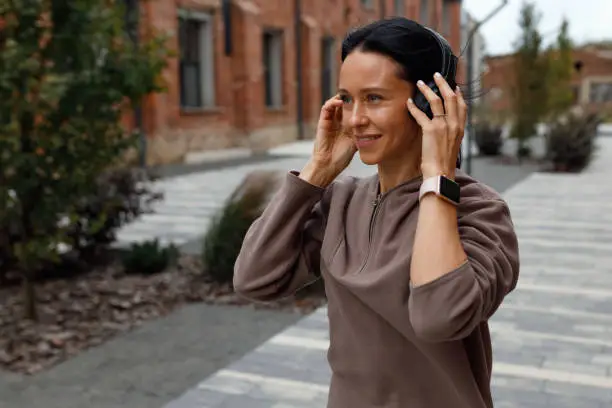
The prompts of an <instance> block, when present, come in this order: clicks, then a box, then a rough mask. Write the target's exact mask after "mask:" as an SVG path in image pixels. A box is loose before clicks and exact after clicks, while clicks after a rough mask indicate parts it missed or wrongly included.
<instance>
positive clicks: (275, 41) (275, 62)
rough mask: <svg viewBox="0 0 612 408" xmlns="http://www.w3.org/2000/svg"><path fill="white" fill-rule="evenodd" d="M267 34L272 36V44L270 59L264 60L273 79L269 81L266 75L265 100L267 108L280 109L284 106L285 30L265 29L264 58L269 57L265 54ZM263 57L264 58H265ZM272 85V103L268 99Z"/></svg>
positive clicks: (262, 41) (262, 44)
mask: <svg viewBox="0 0 612 408" xmlns="http://www.w3.org/2000/svg"><path fill="white" fill-rule="evenodd" d="M266 36H270V38H271V44H270V47H271V48H270V51H271V53H270V55H269V57H270V61H263V63H264V64H265V65H267V66H268V69H269V70H270V75H269V78H270V80H271V82H270V83H268V81H267V78H265V77H264V102H265V105H266V107H267V108H269V109H278V108H281V107H282V106H283V99H284V98H283V91H284V89H283V79H284V72H283V70H284V66H285V64H284V56H285V52H284V48H285V46H284V45H285V44H284V43H285V42H284V32H283V31H282V30H280V29H264V30H263V32H262V37H261V48H262V54H263V55H262V56H263V58H267V57H268V56H267V55H265V49H266V48H265V38H266ZM263 58H262V59H263ZM268 86H270V88H271V89H270V94H271V95H270V97H271V101H270V102H271V103H269V101H268V100H267V99H268V98H267V94H268V90H267V87H268Z"/></svg>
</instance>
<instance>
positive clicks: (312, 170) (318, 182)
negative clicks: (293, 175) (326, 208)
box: [298, 161, 336, 188]
mask: <svg viewBox="0 0 612 408" xmlns="http://www.w3.org/2000/svg"><path fill="white" fill-rule="evenodd" d="M325 169H326V168H325V167H324V166H321V165H320V164H317V163H316V162H312V161H309V162H308V163H307V164H306V166H304V168H303V169H302V171H301V172H300V174H299V176H298V177H299V178H301V179H302V180H304V181H306V182H307V183H310V184H312V185H315V186H317V187H322V188H325V187H327V186H328V185H330V184H331V183H332V181H334V179H335V178H336V177H335V176H334V175H331V174H330V172H329V171H327V170H325Z"/></svg>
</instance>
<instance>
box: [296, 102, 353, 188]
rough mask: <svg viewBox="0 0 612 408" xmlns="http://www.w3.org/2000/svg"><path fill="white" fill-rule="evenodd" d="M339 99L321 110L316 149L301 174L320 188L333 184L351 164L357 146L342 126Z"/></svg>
mask: <svg viewBox="0 0 612 408" xmlns="http://www.w3.org/2000/svg"><path fill="white" fill-rule="evenodd" d="M342 104H343V101H342V99H341V98H340V96H338V95H336V96H334V97H333V98H331V99H329V100H328V101H327V102H325V104H324V105H323V107H322V108H321V114H320V116H319V123H318V124H317V134H316V136H315V143H314V149H313V152H312V157H311V158H310V161H309V162H308V164H307V165H306V167H305V168H304V170H303V171H302V172H301V173H300V174H301V175H302V176H303V177H302V178H304V179H305V180H307V181H309V182H311V183H312V184H316V185H319V186H326V185H327V184H329V183H331V182H332V181H333V180H334V179H335V178H336V177H337V176H338V175H339V174H340V173H342V171H343V170H344V169H345V168H346V167H347V166H348V165H349V164H350V163H351V160H352V159H353V156H354V155H355V153H356V152H357V147H356V146H355V143H354V141H353V140H352V139H351V137H350V136H349V135H348V134H346V133H345V130H344V128H343V126H342Z"/></svg>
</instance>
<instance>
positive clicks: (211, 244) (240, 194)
mask: <svg viewBox="0 0 612 408" xmlns="http://www.w3.org/2000/svg"><path fill="white" fill-rule="evenodd" d="M274 174H275V172H253V173H251V174H250V175H248V176H247V177H246V178H245V180H244V181H243V183H242V184H241V185H240V186H239V187H238V188H237V189H236V191H234V193H233V194H232V195H231V196H230V197H229V199H228V200H227V201H226V203H225V205H224V206H223V208H222V209H221V211H220V212H219V214H217V215H216V216H215V217H214V218H213V219H212V221H211V224H210V226H209V228H208V231H207V232H206V235H205V236H204V241H203V246H202V262H203V264H204V267H205V268H206V271H207V272H208V274H209V275H210V277H211V278H212V279H213V280H214V281H215V282H218V283H222V284H228V283H229V284H231V282H232V279H233V276H234V264H235V262H236V258H237V257H238V254H239V253H240V249H241V247H242V242H243V241H244V237H245V235H246V233H247V231H248V229H249V227H250V226H251V224H252V223H253V221H255V220H256V219H257V218H258V217H259V216H260V215H261V213H262V211H263V209H264V207H265V205H266V204H267V202H268V197H269V195H270V193H271V192H272V191H273V190H274V188H275V186H276V183H275V180H274V179H273V178H274Z"/></svg>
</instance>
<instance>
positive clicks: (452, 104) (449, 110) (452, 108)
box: [434, 72, 459, 125]
mask: <svg viewBox="0 0 612 408" xmlns="http://www.w3.org/2000/svg"><path fill="white" fill-rule="evenodd" d="M434 81H435V82H436V85H438V89H439V90H440V94H441V95H442V98H444V109H445V110H446V115H447V117H446V120H447V121H448V122H449V125H451V124H453V123H454V124H455V125H456V124H457V123H459V118H458V117H457V111H458V109H457V95H455V92H454V91H453V90H452V88H451V87H450V85H449V84H448V82H447V81H446V79H444V77H443V76H442V75H440V73H438V72H436V73H435V74H434Z"/></svg>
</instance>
